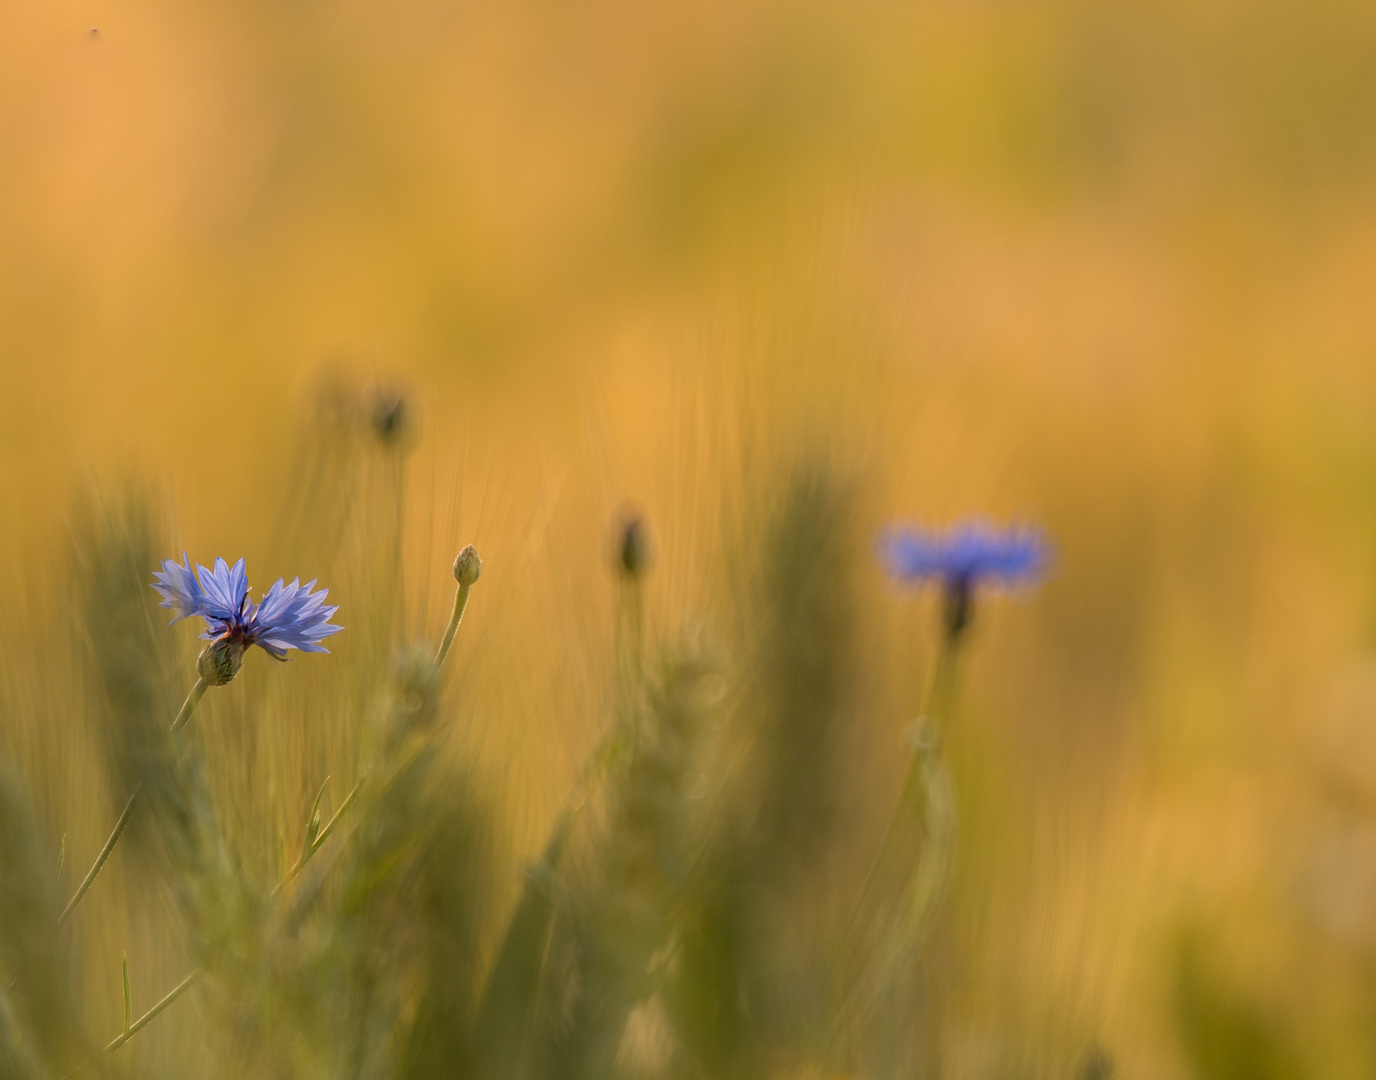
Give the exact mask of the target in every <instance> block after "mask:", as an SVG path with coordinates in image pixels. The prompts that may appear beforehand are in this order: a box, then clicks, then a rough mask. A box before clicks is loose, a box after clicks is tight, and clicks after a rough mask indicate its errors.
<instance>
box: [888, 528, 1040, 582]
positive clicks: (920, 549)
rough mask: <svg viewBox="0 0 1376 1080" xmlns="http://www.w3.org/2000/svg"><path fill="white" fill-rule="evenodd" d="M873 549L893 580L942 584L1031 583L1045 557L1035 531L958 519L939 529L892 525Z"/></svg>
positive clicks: (1038, 534) (1038, 572)
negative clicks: (947, 529)
mask: <svg viewBox="0 0 1376 1080" xmlns="http://www.w3.org/2000/svg"><path fill="white" fill-rule="evenodd" d="M877 547H878V553H879V557H880V559H881V560H882V561H883V563H884V565H885V567H886V568H887V569H888V571H889V573H890V574H891V575H892V576H893V577H895V578H897V579H898V580H900V581H904V582H920V581H925V580H939V581H941V582H943V583H944V584H945V585H946V586H947V587H953V586H961V587H971V586H976V585H994V586H997V585H1010V586H1011V585H1022V584H1031V583H1032V582H1035V581H1036V580H1038V579H1039V578H1040V577H1041V576H1042V574H1043V573H1044V572H1045V570H1046V566H1047V564H1048V563H1049V562H1050V558H1051V549H1050V546H1049V545H1048V544H1047V542H1046V540H1045V539H1044V538H1043V536H1042V534H1041V533H1040V532H1038V531H1037V530H1035V529H1028V528H1018V527H1010V528H1007V529H996V528H995V527H993V526H992V525H990V524H988V523H987V522H984V521H968V522H963V523H961V524H960V525H957V526H956V527H954V528H952V529H950V530H949V531H947V532H944V533H938V532H933V531H931V530H926V529H912V528H894V529H890V530H888V531H887V532H885V533H883V534H881V535H880V537H879V539H878V542H877Z"/></svg>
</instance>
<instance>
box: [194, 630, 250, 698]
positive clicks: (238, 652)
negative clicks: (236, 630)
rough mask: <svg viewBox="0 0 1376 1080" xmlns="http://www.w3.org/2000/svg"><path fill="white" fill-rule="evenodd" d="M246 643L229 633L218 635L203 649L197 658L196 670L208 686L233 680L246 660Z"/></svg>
mask: <svg viewBox="0 0 1376 1080" xmlns="http://www.w3.org/2000/svg"><path fill="white" fill-rule="evenodd" d="M244 649H245V645H244V643H243V642H242V641H236V640H234V639H233V638H231V637H229V636H228V635H226V636H224V637H217V638H216V639H215V640H214V641H212V642H211V643H210V644H209V645H207V646H206V647H205V648H204V649H202V650H201V655H200V656H199V657H197V659H196V671H197V673H198V674H199V675H200V676H201V678H202V679H204V680H205V684H206V685H207V686H224V685H225V684H226V683H229V682H233V681H234V676H236V675H238V674H239V668H240V666H241V665H242V664H243V662H244Z"/></svg>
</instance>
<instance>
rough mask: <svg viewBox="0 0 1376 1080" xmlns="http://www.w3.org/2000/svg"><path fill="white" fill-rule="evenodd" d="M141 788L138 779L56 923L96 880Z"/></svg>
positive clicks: (58, 922) (73, 906)
mask: <svg viewBox="0 0 1376 1080" xmlns="http://www.w3.org/2000/svg"><path fill="white" fill-rule="evenodd" d="M142 790H143V781H142V780H140V781H139V782H138V783H137V784H136V785H134V793H133V794H132V795H130V796H129V801H128V802H127V803H125V804H124V810H123V811H122V812H121V813H120V815H119V820H118V821H116V822H115V828H114V831H113V832H111V833H110V839H108V840H106V841H105V846H104V847H103V848H101V849H100V854H99V855H97V856H96V861H95V862H94V863H93V864H92V866H91V869H90V870H89V871H87V873H86V876H85V877H84V878H83V879H82V881H81V884H80V885H79V886H77V890H76V894H75V895H74V896H73V897H72V898H71V899H70V900H69V901H67V906H66V907H65V908H63V909H62V914H61V915H59V916H58V917H57V925H58V926H61V925H62V924H63V923H65V922H66V921H67V920H68V919H70V918H71V917H72V912H73V911H75V910H76V906H77V904H79V903H81V898H82V897H83V896H85V895H86V890H87V889H89V888H90V887H91V884H92V883H93V882H94V881H95V880H96V875H97V874H99V873H100V868H101V867H102V866H104V865H105V860H106V859H108V858H109V857H110V852H112V851H114V850H115V845H116V844H117V843H119V838H120V837H121V836H123V835H124V829H125V826H127V825H128V824H129V817H130V815H131V814H133V812H134V803H135V802H137V801H138V797H139V792H140V791H142Z"/></svg>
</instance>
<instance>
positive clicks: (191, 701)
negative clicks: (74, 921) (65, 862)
mask: <svg viewBox="0 0 1376 1080" xmlns="http://www.w3.org/2000/svg"><path fill="white" fill-rule="evenodd" d="M205 691H206V681H205V679H203V678H199V677H198V678H197V679H196V684H195V685H194V686H193V687H192V688H191V693H189V694H187V695H186V700H185V701H184V702H182V707H181V711H179V712H178V713H177V717H176V719H175V720H173V721H172V727H171V729H170V730H171V733H172V734H173V735H175V734H177V732H178V731H180V730H181V729H182V728H183V727H184V726H185V725H186V722H187V721H188V720H190V719H191V714H192V713H193V712H195V711H196V706H197V705H198V704H200V701H201V698H202V697H204V696H205ZM142 790H143V781H142V780H140V781H139V782H138V783H137V784H135V785H134V790H133V793H132V794H130V796H129V801H128V802H127V803H125V804H124V809H123V811H121V812H120V815H119V820H118V821H116V822H115V827H114V829H113V830H111V832H110V838H109V839H108V840H106V841H105V846H104V847H103V848H101V849H100V854H99V855H97V856H96V861H95V862H94V863H93V864H92V866H91V869H90V870H88V871H87V872H86V876H85V877H84V878H83V879H82V881H81V884H80V885H79V886H77V890H76V893H75V895H74V896H73V897H72V898H71V900H69V901H68V902H67V906H66V907H65V908H63V909H62V914H61V915H59V916H58V917H57V925H58V926H61V925H62V924H63V923H65V922H66V921H67V920H68V919H70V918H71V917H72V912H74V911H75V910H76V906H77V905H78V904H79V903H81V898H82V897H83V896H85V895H86V892H87V890H88V889H90V887H91V885H92V884H93V883H94V882H95V880H96V875H97V874H99V873H100V868H101V867H102V866H104V865H105V860H106V859H108V858H109V857H110V852H112V851H114V850H115V845H116V844H117V843H119V838H120V837H121V836H123V835H124V830H125V828H126V826H128V824H129V817H130V815H131V814H133V812H134V804H135V803H136V802H138V798H139V792H140V791H142Z"/></svg>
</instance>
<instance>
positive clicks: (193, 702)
mask: <svg viewBox="0 0 1376 1080" xmlns="http://www.w3.org/2000/svg"><path fill="white" fill-rule="evenodd" d="M205 690H206V681H205V679H203V678H199V677H198V678H197V679H196V685H195V686H193V687H192V688H191V693H189V694H187V695H186V700H185V701H184V702H182V708H181V712H179V713H177V718H176V719H175V720H173V721H172V728H171V731H172V734H173V735H175V734H177V732H179V731H180V730H181V729H182V728H183V727H184V726H185V725H186V722H187V721H188V720H190V719H191V714H192V713H193V712H195V711H196V706H197V705H199V704H200V702H201V698H202V697H204V696H205Z"/></svg>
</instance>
